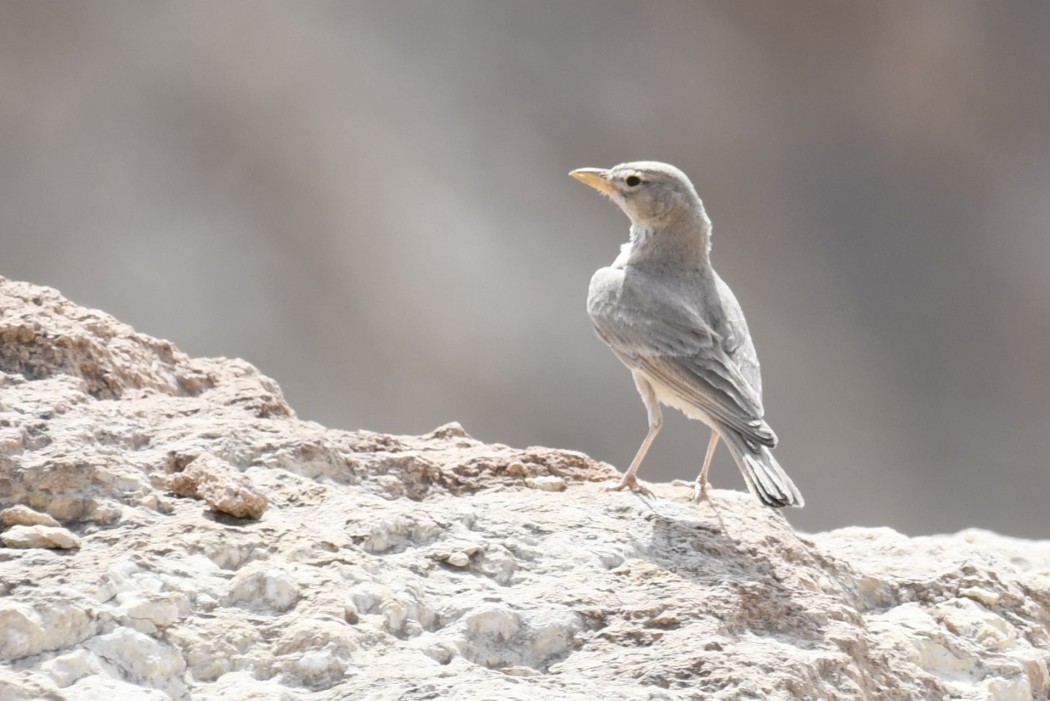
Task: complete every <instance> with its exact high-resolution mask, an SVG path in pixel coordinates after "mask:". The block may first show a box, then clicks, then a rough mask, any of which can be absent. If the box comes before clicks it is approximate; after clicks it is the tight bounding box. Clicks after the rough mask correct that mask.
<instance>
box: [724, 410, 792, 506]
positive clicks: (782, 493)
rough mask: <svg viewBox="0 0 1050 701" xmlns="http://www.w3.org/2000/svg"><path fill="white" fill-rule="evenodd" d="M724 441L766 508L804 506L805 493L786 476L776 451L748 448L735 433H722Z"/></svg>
mask: <svg viewBox="0 0 1050 701" xmlns="http://www.w3.org/2000/svg"><path fill="white" fill-rule="evenodd" d="M722 438H723V439H724V440H725V442H726V445H727V446H728V447H729V452H730V453H732V454H733V460H735V461H736V464H737V467H739V468H740V472H742V473H743V475H744V481H745V482H747V488H748V489H749V490H751V493H752V494H754V495H755V496H756V497H758V499H759V501H761V502H762V503H763V504H765V505H766V506H771V507H773V508H777V509H779V508H781V507H784V506H798V507H801V506H804V505H805V503H806V502H805V500H804V499H803V498H802V492H800V491H798V487H796V486H795V483H794V482H792V481H791V478H790V477H788V476H787V473H786V472H784V468H782V467H781V466H780V463H778V462H777V460H776V458H774V457H773V453H772V451H770V449H769V448H767V447H766V446H764V445H759V446H758V447H757V450H756V449H754V448H752V447H751V446H749V445H747V443H745V442H744V440H743V439H742V438H741V437H739V436H738V435H736V432H735V431H733V430H732V429H727V430H725V431H723V432H722Z"/></svg>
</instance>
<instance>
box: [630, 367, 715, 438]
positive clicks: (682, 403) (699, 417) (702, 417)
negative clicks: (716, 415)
mask: <svg viewBox="0 0 1050 701" xmlns="http://www.w3.org/2000/svg"><path fill="white" fill-rule="evenodd" d="M645 379H647V380H648V381H649V384H650V385H652V388H653V391H654V392H656V399H657V401H659V402H660V403H661V404H663V405H664V406H669V407H671V408H672V409H677V410H678V411H680V412H682V413H683V414H685V415H686V416H688V417H689V418H690V419H694V420H696V421H702V422H704V423H705V424H707V425H708V426H709V427H710V428H712V429H714V428H715V422H714V419H712V418H711V417H710V415H708V413H707V412H706V411H704V410H703V409H701V408H700V407H698V406H696V405H695V404H693V403H691V402H689V401H688V400H686V399H684V398H682V397H681V396H679V395H678V393H677V392H675V391H674V390H672V389H671V388H670V387H667V386H666V385H663V384H661V383H660V382H659V381H657V380H655V379H653V378H652V377H649V376H648V375H645Z"/></svg>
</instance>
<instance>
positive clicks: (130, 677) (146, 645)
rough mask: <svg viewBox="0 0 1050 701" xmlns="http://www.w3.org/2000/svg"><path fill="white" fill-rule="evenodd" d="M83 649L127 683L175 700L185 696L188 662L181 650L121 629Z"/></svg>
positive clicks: (89, 643) (95, 639) (98, 637)
mask: <svg viewBox="0 0 1050 701" xmlns="http://www.w3.org/2000/svg"><path fill="white" fill-rule="evenodd" d="M84 647H85V648H87V649H88V650H90V651H91V652H93V653H95V655H97V656H98V657H99V658H100V659H101V660H102V661H103V662H105V663H106V664H108V665H112V666H113V667H114V668H116V669H117V670H118V671H119V672H120V675H121V677H122V678H123V679H124V680H125V681H128V682H131V683H132V684H136V685H138V686H142V687H148V688H151V689H156V690H158V691H162V692H164V693H165V694H167V695H168V696H170V697H172V698H175V699H182V698H184V697H185V696H186V692H187V690H186V686H185V684H184V683H183V681H182V674H183V672H185V671H186V662H185V660H184V659H183V658H182V654H181V653H180V652H179V650H178V649H177V648H175V647H173V646H171V645H169V644H167V643H164V642H162V641H160V640H156V639H154V638H151V637H150V636H148V635H144V634H142V633H139V632H138V631H135V630H132V629H131V628H125V627H120V628H117V629H116V630H114V631H113V632H112V633H106V634H104V635H99V636H96V637H94V638H91V639H90V640H88V641H87V642H85V643H84ZM90 678H91V677H88V678H87V679H90ZM83 681H84V680H81V682H78V683H77V684H81V683H83ZM74 688H76V685H74Z"/></svg>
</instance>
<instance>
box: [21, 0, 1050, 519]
mask: <svg viewBox="0 0 1050 701" xmlns="http://www.w3.org/2000/svg"><path fill="white" fill-rule="evenodd" d="M1048 34H1050V4H1047V3H1039V2H1003V3H982V2H976V1H974V2H964V1H959V0H952V1H951V2H949V1H947V0H944V1H942V2H925V3H915V2H911V1H910V0H891V1H888V2H885V1H884V2H878V3H875V2H839V1H837V0H836V1H831V0H827V1H822V2H799V1H797V0H792V1H791V2H788V1H786V0H785V1H782V2H765V3H737V2H730V1H728V0H727V1H726V2H704V3H691V2H657V3H649V2H636V1H632V2H605V1H593V2H560V1H559V2H545V3H540V2H527V3H526V2H520V3H511V2H481V1H478V2H441V3H431V2H397V1H393V2H391V1H383V2H379V1H377V2H370V3H355V2H286V3H274V2H250V3H249V2H223V3H210V2H183V3H160V2H139V1H137V0H136V1H134V2H131V1H129V2H119V3H118V2H93V3H52V2H46V3H45V2H35V1H33V0H25V1H23V2H11V1H5V2H0V211H2V213H3V214H2V220H0V244H2V249H0V274H2V275H4V276H6V277H9V278H14V279H24V280H29V281H32V282H36V283H41V284H47V285H51V286H54V287H57V288H59V289H60V290H61V291H62V292H64V293H65V294H67V295H68V296H70V297H72V298H73V299H74V300H76V301H78V302H80V303H82V304H86V305H89V306H95V307H99V308H102V309H104V310H106V311H108V312H110V313H112V314H114V315H115V316H117V317H118V318H120V319H122V320H124V321H127V322H129V323H131V324H133V325H134V326H136V327H137V328H138V329H139V330H141V331H145V332H147V333H150V334H153V335H157V336H162V337H165V338H169V339H171V340H172V341H174V342H175V343H176V344H177V345H178V346H179V347H180V348H181V349H182V350H184V351H186V352H189V353H191V354H194V355H227V356H240V357H243V358H246V359H247V360H249V361H251V362H252V363H254V364H255V365H257V366H258V367H259V368H260V369H262V370H263V371H264V372H265V373H267V374H268V375H271V376H272V377H274V378H276V379H277V380H278V381H279V382H280V383H281V385H282V387H283V388H284V390H285V392H286V394H287V396H288V398H289V400H290V401H291V402H292V404H293V406H295V407H296V409H297V410H298V412H299V414H300V415H301V416H302V417H304V418H308V419H313V420H317V421H320V422H323V423H325V424H327V425H330V426H333V427H341V428H347V429H353V428H368V429H372V430H377V431H386V432H398V433H421V432H425V431H428V430H430V429H432V428H434V427H435V426H437V425H438V424H441V423H443V422H446V421H450V420H459V421H461V422H462V423H463V424H464V426H465V427H466V428H467V430H468V431H469V432H471V433H472V434H473V435H475V436H477V437H479V438H481V439H484V440H488V441H498V442H504V443H509V444H512V445H517V446H525V445H530V444H544V445H549V446H556V447H560V448H572V449H577V450H583V451H586V452H588V453H590V454H592V455H594V456H595V457H597V458H600V459H602V460H606V461H609V462H612V463H613V464H616V465H619V466H621V467H622V466H624V465H626V463H627V462H629V459H630V457H631V456H632V455H633V453H634V451H635V449H636V448H637V445H638V443H639V442H640V441H641V439H642V436H643V435H644V433H645V415H644V411H643V408H642V405H641V402H640V401H639V400H638V398H637V396H636V394H635V391H634V388H633V386H632V384H631V381H630V377H629V375H628V373H627V372H626V371H625V370H624V369H623V368H622V367H620V365H619V363H618V362H617V361H616V360H615V359H614V358H613V356H612V354H611V353H609V351H608V350H607V349H605V348H604V347H603V346H602V344H601V343H600V342H599V341H598V340H597V339H596V338H594V336H593V334H592V331H591V328H590V324H589V322H588V319H587V316H586V312H585V310H584V298H585V295H586V288H587V282H588V280H589V278H590V275H591V273H592V272H593V270H594V269H596V268H598V267H599V266H601V265H604V264H607V263H608V262H609V261H611V260H612V258H613V257H614V256H615V255H616V252H617V248H618V246H619V244H620V243H621V242H622V241H623V240H625V238H626V232H627V220H626V218H624V217H623V216H622V214H620V213H619V212H618V211H617V210H616V208H615V207H613V206H612V205H611V204H610V203H609V202H607V201H604V200H603V199H602V198H600V197H599V196H598V195H597V194H596V193H594V192H592V191H590V190H588V189H587V188H585V187H584V186H583V185H581V184H580V183H577V182H575V181H573V180H572V179H570V178H569V177H568V176H567V175H566V174H567V172H568V171H569V170H570V169H572V168H576V167H581V166H610V165H613V164H615V163H618V162H621V161H625V160H634V159H641V158H645V159H657V160H666V161H670V162H672V163H674V164H676V165H678V166H680V167H681V168H683V169H684V170H685V171H686V172H687V173H689V174H690V175H691V176H692V178H693V181H694V183H695V184H696V186H697V188H698V190H699V192H700V193H701V196H702V197H703V198H704V200H705V202H706V204H707V208H708V211H709V213H710V215H711V217H712V218H713V220H714V223H715V238H714V261H715V264H716V266H717V267H718V269H719V271H720V272H721V274H722V275H723V277H725V278H726V280H727V281H728V282H729V283H730V284H731V285H732V286H733V288H734V289H735V291H736V293H737V296H738V297H739V298H740V300H741V303H742V304H743V307H744V309H745V311H746V313H747V315H748V319H749V322H750V324H751V327H752V332H753V335H754V337H755V340H756V343H757V346H758V350H759V355H760V357H761V359H762V363H763V369H764V380H765V392H766V408H767V415H768V418H769V420H770V423H771V424H772V425H773V427H774V428H775V429H776V430H777V432H778V433H779V435H780V437H781V446H780V448H779V449H778V453H777V454H778V456H779V458H780V460H781V462H782V464H783V465H784V466H785V467H786V468H787V469H788V470H789V472H791V474H792V475H793V476H794V477H795V479H796V481H797V482H798V484H799V485H800V487H801V488H802V490H803V492H804V493H805V495H806V498H807V501H808V505H807V507H806V508H805V509H804V510H802V511H792V512H790V513H789V514H788V516H789V517H790V518H791V520H792V521H793V522H794V523H796V525H798V526H800V527H802V528H805V529H823V528H829V527H834V526H839V525H850V524H857V525H889V526H892V527H894V528H897V529H900V530H904V531H906V532H908V533H923V532H935V531H950V530H955V529H959V528H962V527H966V526H981V527H988V528H993V529H996V530H999V531H1003V532H1006V533H1013V534H1018V535H1028V536H1041V537H1047V536H1048V529H1047V516H1046V514H1045V508H1044V504H1045V502H1046V501H1047V498H1048V496H1050V469H1048V464H1047V455H1048V452H1050V451H1048V448H1050V399H1048V398H1050V372H1048V353H1050V275H1048V269H1050V231H1048V223H1050V42H1048V41H1047V36H1048ZM706 443H707V429H706V428H704V427H703V426H701V425H700V424H696V423H691V422H688V421H686V420H685V419H684V418H681V417H680V416H678V415H677V414H675V415H674V416H669V420H668V422H667V424H666V426H665V428H664V432H663V434H662V435H661V436H660V439H659V440H658V441H657V442H656V445H655V447H654V448H653V450H652V451H651V452H650V454H649V457H648V459H647V461H646V464H645V465H644V466H643V469H642V477H643V478H648V479H671V478H675V477H682V478H691V477H693V476H694V475H695V473H696V471H697V469H698V468H699V463H700V459H701V457H702V453H703V449H704V447H705V446H706ZM712 476H713V480H714V482H715V485H716V486H721V487H733V488H742V480H741V479H740V477H739V475H738V474H737V471H736V469H735V467H733V465H732V463H731V461H730V459H729V457H728V455H727V454H726V453H725V452H724V451H720V452H719V453H718V456H717V459H716V463H715V466H714V468H713V473H712Z"/></svg>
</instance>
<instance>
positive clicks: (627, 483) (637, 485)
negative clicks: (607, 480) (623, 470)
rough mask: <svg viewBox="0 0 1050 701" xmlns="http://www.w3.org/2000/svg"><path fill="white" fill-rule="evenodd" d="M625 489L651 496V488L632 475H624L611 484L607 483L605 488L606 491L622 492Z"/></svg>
mask: <svg viewBox="0 0 1050 701" xmlns="http://www.w3.org/2000/svg"><path fill="white" fill-rule="evenodd" d="M625 489H629V490H631V491H632V492H637V493H638V494H642V495H644V496H647V497H651V496H653V490H651V489H649V488H648V487H646V486H645V485H644V484H642V483H641V482H639V481H638V478H637V477H635V476H634V475H630V476H626V475H625V476H624V478H623V479H621V480H620V481H619V482H617V483H616V484H613V485H609V486H608V487H606V488H605V491H607V492H622V491H623V490H625Z"/></svg>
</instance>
